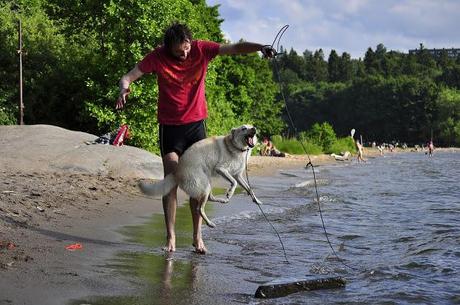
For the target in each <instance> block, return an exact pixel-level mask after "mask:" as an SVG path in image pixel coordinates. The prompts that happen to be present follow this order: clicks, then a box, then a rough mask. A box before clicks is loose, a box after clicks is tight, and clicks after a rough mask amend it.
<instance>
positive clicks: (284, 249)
mask: <svg viewBox="0 0 460 305" xmlns="http://www.w3.org/2000/svg"><path fill="white" fill-rule="evenodd" d="M249 152H250V150H248V151H247V152H246V180H247V182H248V185H249V189H251V190H252V187H251V184H250V183H249V175H248V160H249V155H248V154H249ZM256 204H257V207H259V210H260V212H261V213H262V215H263V216H264V218H265V220H266V221H267V222H268V224H269V225H270V226H271V227H272V229H273V231H275V233H276V236H278V240H279V241H280V244H281V248H282V249H283V254H284V259H285V260H286V263H288V264H290V262H289V260H288V258H287V255H286V248H285V247H284V243H283V240H282V239H281V236H280V234H279V233H278V231H277V230H276V228H275V226H274V225H273V224H272V223H271V221H270V220H269V219H268V217H267V215H266V214H265V212H264V210H262V207H261V206H260V204H258V203H256Z"/></svg>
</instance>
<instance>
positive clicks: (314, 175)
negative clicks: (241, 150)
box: [246, 24, 356, 270]
mask: <svg viewBox="0 0 460 305" xmlns="http://www.w3.org/2000/svg"><path fill="white" fill-rule="evenodd" d="M288 27H289V25H288V24H286V25H284V26H283V27H282V28H281V29H280V30H279V31H278V34H276V36H275V39H274V40H273V43H272V44H271V47H272V48H273V46H274V45H275V43H276V44H277V45H276V54H278V50H279V44H280V41H281V38H282V37H283V35H284V32H286V30H287V29H288ZM273 66H274V68H275V72H276V73H275V74H276V77H277V79H278V85H279V87H280V93H281V97H282V98H283V101H284V106H285V108H286V113H287V115H288V118H289V121H290V123H291V126H292V128H293V130H294V133H295V134H298V131H297V127H296V126H295V124H294V120H293V119H292V117H291V113H290V111H289V107H288V104H287V100H286V97H285V95H284V90H283V86H282V82H281V77H280V73H279V70H278V65H277V62H276V55H275V57H274V58H273ZM299 142H300V144H301V146H302V149H303V151H304V152H305V155H307V158H308V163H307V165H306V166H305V167H308V166H310V167H311V170H312V174H313V181H314V186H315V195H316V202H317V203H318V211H319V215H320V218H321V224H322V227H323V231H324V235H325V236H326V240H327V243H328V245H329V247H330V248H331V250H332V253H333V254H334V256H335V257H336V258H337V260H338V261H339V262H341V263H342V264H343V265H344V266H345V267H347V268H349V269H352V270H356V269H355V268H353V267H351V266H349V265H348V264H346V263H344V262H343V259H341V258H340V257H339V255H338V254H337V252H336V251H335V249H334V247H333V246H332V243H331V241H330V239H329V235H328V233H327V230H326V224H325V221H324V217H323V211H322V209H321V203H320V197H319V192H318V183H317V179H316V172H315V166H314V165H313V163H312V161H311V158H310V155H309V154H308V153H307V149H306V148H305V145H304V143H303V142H302V141H299ZM246 175H247V168H246ZM259 208H260V207H259ZM280 241H281V239H280ZM283 250H284V246H283ZM285 255H286V253H285Z"/></svg>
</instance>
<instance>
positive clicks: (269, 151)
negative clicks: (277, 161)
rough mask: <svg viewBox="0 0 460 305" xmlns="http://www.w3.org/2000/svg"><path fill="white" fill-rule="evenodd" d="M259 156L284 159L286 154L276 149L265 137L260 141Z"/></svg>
mask: <svg viewBox="0 0 460 305" xmlns="http://www.w3.org/2000/svg"><path fill="white" fill-rule="evenodd" d="M260 155H261V156H271V157H286V154H285V153H283V152H281V151H279V150H278V149H276V147H275V145H273V143H272V141H270V140H269V139H268V138H267V137H265V138H264V139H263V141H262V148H261V150H260Z"/></svg>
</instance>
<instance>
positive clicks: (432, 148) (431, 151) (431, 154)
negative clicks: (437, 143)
mask: <svg viewBox="0 0 460 305" xmlns="http://www.w3.org/2000/svg"><path fill="white" fill-rule="evenodd" d="M427 147H428V156H430V157H432V156H433V151H434V144H433V140H430V142H429V143H428V145H427Z"/></svg>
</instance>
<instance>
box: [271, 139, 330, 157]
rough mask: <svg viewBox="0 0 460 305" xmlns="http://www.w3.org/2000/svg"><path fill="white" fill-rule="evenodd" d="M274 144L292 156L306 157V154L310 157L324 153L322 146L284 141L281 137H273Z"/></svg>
mask: <svg viewBox="0 0 460 305" xmlns="http://www.w3.org/2000/svg"><path fill="white" fill-rule="evenodd" d="M273 144H274V145H275V147H276V148H277V149H278V150H280V151H282V152H285V153H288V154H291V155H304V154H305V153H307V154H309V155H319V154H322V153H323V151H322V148H321V146H319V145H317V144H314V143H312V142H308V141H303V142H302V143H301V142H300V141H299V140H296V139H284V138H282V137H280V136H276V137H273ZM302 144H303V146H304V147H305V150H306V152H305V150H304V147H302Z"/></svg>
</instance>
